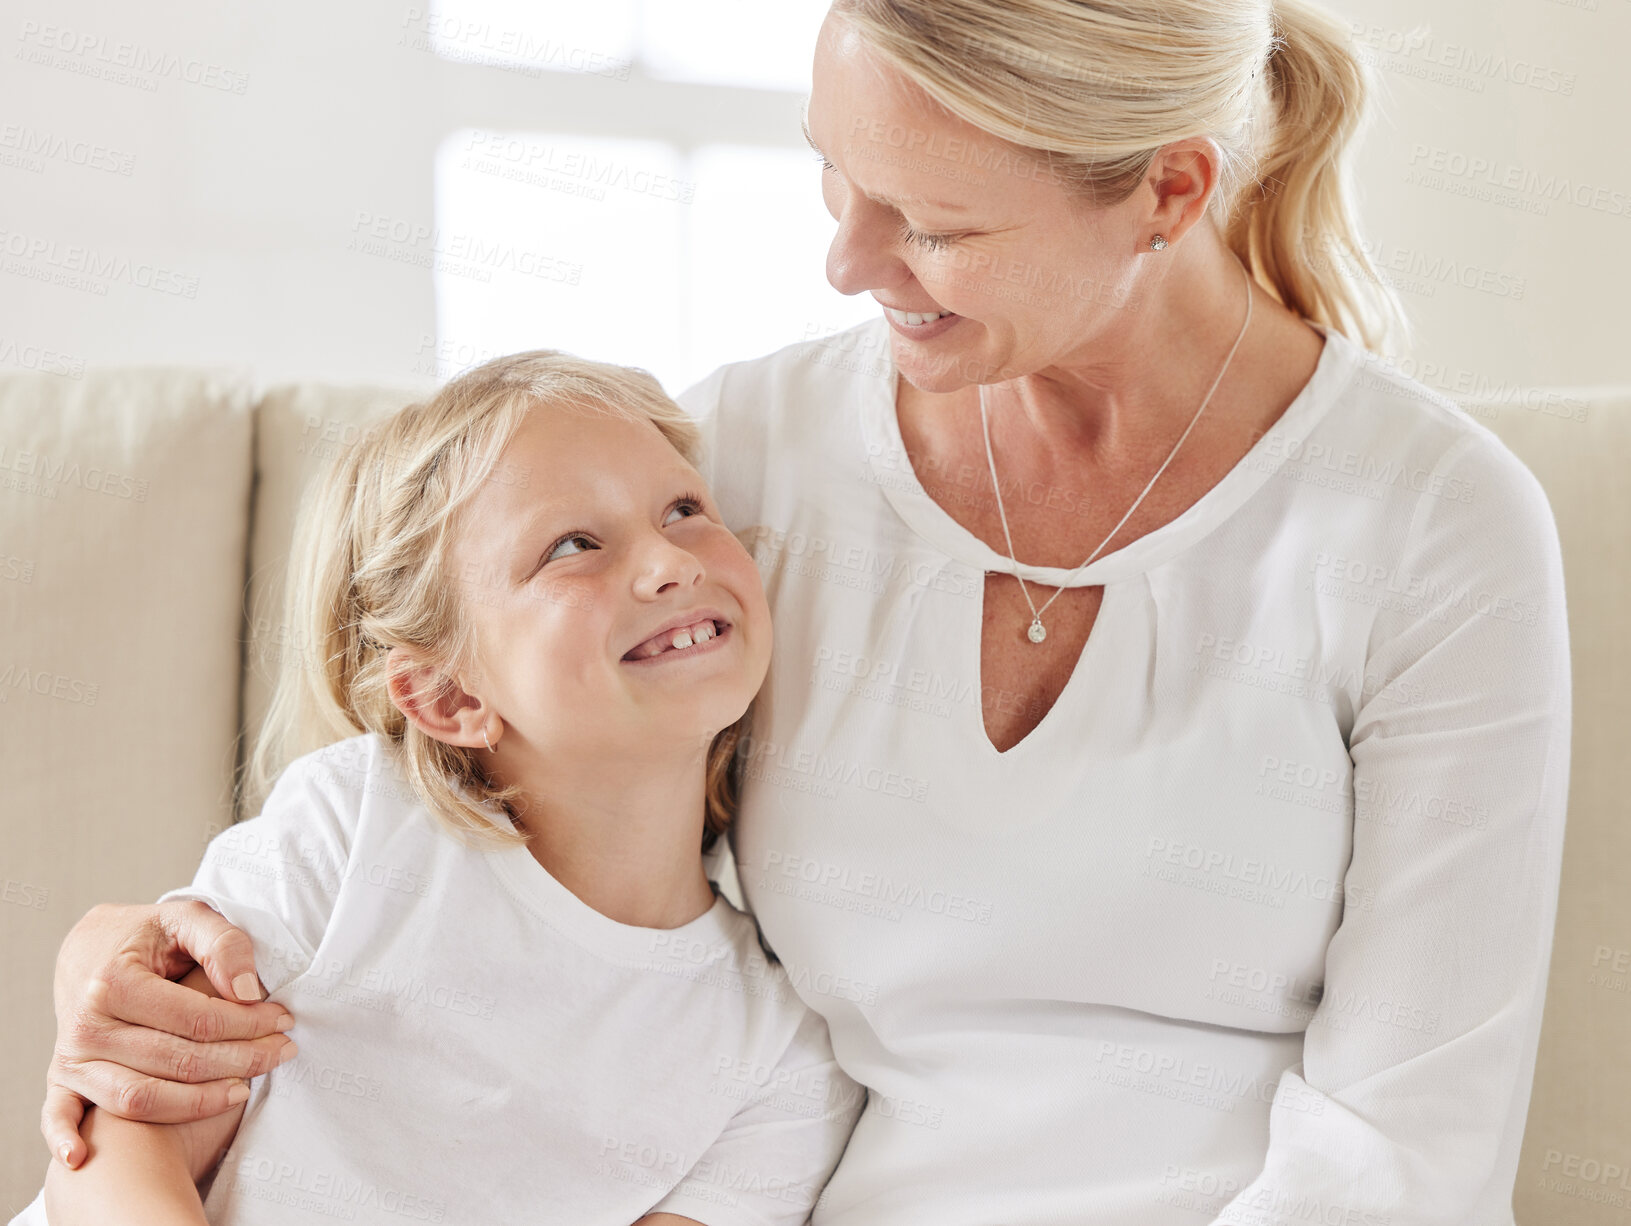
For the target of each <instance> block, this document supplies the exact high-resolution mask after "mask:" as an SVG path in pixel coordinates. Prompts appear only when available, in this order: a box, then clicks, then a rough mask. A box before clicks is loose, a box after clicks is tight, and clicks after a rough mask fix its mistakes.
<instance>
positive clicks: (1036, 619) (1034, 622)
mask: <svg viewBox="0 0 1631 1226" xmlns="http://www.w3.org/2000/svg"><path fill="white" fill-rule="evenodd" d="M1240 271H1241V273H1242V274H1243V275H1244V276H1245V277H1246V318H1245V321H1244V322H1242V323H1241V325H1240V335H1239V336H1237V337H1235V343H1234V344H1233V345H1231V346H1230V347H1229V356H1228V357H1226V358H1224V359H1223V365H1222V367H1220V368H1219V370H1218V377H1217V378H1216V379H1213V380H1212V386H1211V387H1209V388H1207V390H1206V395H1205V396H1204V397H1203V398H1202V399H1201V407H1200V408H1198V409H1196V410H1195V416H1193V417H1191V418H1190V419H1189V425H1187V426H1185V427H1184V432H1183V433H1182V434H1180V435H1179V436H1178V441H1177V442H1176V443H1174V444H1173V445H1172V450H1171V451H1169V452H1168V453H1167V458H1166V459H1164V460H1162V461H1161V467H1160V468H1158V469H1156V470H1155V476H1153V477H1151V478H1150V482H1149V484H1148V485H1146V486H1145V487H1144V493H1143V494H1140V495H1139V496H1138V497H1137V498H1136V499H1135V500H1134V501H1133V505H1132V506H1130V507H1128V508H1127V514H1125V515H1123V516H1122V517H1121V519H1120V521H1119V522H1118V523H1117V524H1116V526H1115V527H1114V528H1112V529H1110V535H1109V536H1107V537H1105V538H1104V539H1103V540H1102V541H1100V542H1099V549H1103V548H1104V547H1105V546H1106V545H1108V544H1109V543H1110V541H1111V540H1112V538H1114V537H1115V535H1116V533H1118V532H1120V531H1121V525H1122V524H1125V523H1126V522H1127V521H1128V520H1129V519H1131V518H1132V514H1133V512H1134V511H1136V510H1138V504H1139V503H1141V502H1143V501H1144V494H1148V493H1149V492H1150V490H1151V489H1152V488H1153V487H1154V485H1155V483H1156V482H1157V481H1158V480H1160V477H1161V474H1162V473H1164V472H1166V471H1167V465H1169V464H1171V463H1172V457H1173V456H1175V455H1177V454H1178V448H1180V447H1182V446H1183V445H1184V440H1185V439H1186V438H1188V437H1189V432H1190V431H1191V430H1193V429H1194V428H1195V423H1196V422H1198V421H1199V420H1200V419H1201V414H1202V413H1203V412H1205V411H1206V406H1207V405H1208V404H1210V403H1211V401H1212V393H1213V392H1215V391H1217V390H1218V384H1219V383H1221V382H1223V373H1224V371H1226V370H1228V369H1229V363H1230V362H1232V361H1233V360H1234V356H1235V350H1237V349H1239V348H1240V342H1241V341H1243V340H1244V339H1245V338H1246V329H1247V327H1249V326H1250V324H1251V322H1252V285H1251V274H1250V273H1249V272H1247V271H1246V266H1245V265H1244V264H1242V265H1241V266H1240ZM980 429H981V430H982V431H983V432H984V433H985V459H986V463H988V464H989V465H990V466H991V488H992V490H993V492H995V493H996V495H997V514H998V515H999V516H1000V517H1001V518H1002V535H1003V539H1004V540H1005V541H1007V542H1008V560H1009V561H1010V562H1012V563H1013V564H1014V578H1016V579H1018V580H1019V590H1020V591H1021V592H1022V593H1023V594H1024V596H1025V603H1026V604H1027V605H1028V606H1030V610H1031V625H1030V629H1028V630H1027V631H1026V632H1025V637H1026V638H1028V639H1030V640H1031V642H1033V643H1040V642H1042V640H1043V639H1045V638H1047V637H1048V632H1047V631H1046V630H1045V629H1044V628H1043V626H1042V614H1044V613H1046V612H1047V611H1048V605H1050V604H1052V603H1053V602H1054V601H1056V600H1058V599H1059V594H1060V592H1063V591H1064V590H1065V588H1066V587H1068V586H1069V585H1070V580H1071V579H1074V578H1076V576H1077V575H1079V574H1081V573H1082V571H1083V570H1085V569H1086V568H1087V564H1088V562H1091V561H1092V560H1093V559H1094V558H1096V557H1098V556H1099V549H1095V550H1094V551H1093V552H1092V553H1090V554H1088V555H1087V561H1086V562H1083V563H1082V564H1081V565H1080V566H1078V567H1077V568H1076V569H1075V570H1073V571H1071V572H1070V578H1069V579H1067V580H1066V581H1065V583H1064V584H1062V585H1061V586H1060V587H1059V588H1058V590H1057V591H1055V592H1054V594H1053V595H1052V596H1050V597H1048V600H1047V603H1046V604H1044V605H1043V606H1042V607H1041V608H1040V609H1039V608H1037V607H1036V602H1035V601H1033V600H1032V599H1031V593H1030V589H1029V588H1027V587H1026V586H1025V577H1024V576H1023V575H1021V574H1020V573H1019V559H1018V558H1016V557H1014V538H1013V536H1012V535H1010V533H1009V531H1008V512H1007V511H1005V510H1004V509H1003V506H1002V486H1001V485H1000V484H999V483H998V481H997V461H996V458H995V457H994V456H993V455H992V454H991V423H990V421H989V419H988V418H987V416H986V409H985V384H983V383H982V384H981V385H980Z"/></svg>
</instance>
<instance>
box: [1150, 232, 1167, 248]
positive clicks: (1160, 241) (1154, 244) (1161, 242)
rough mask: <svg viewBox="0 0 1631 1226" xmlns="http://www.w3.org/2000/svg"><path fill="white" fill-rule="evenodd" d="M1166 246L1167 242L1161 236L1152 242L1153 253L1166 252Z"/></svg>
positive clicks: (1157, 236)
mask: <svg viewBox="0 0 1631 1226" xmlns="http://www.w3.org/2000/svg"><path fill="white" fill-rule="evenodd" d="M1166 246H1167V240H1166V239H1164V238H1162V237H1161V236H1160V235H1159V234H1157V235H1156V236H1155V237H1154V238H1152V239H1151V240H1150V250H1151V251H1164V250H1166Z"/></svg>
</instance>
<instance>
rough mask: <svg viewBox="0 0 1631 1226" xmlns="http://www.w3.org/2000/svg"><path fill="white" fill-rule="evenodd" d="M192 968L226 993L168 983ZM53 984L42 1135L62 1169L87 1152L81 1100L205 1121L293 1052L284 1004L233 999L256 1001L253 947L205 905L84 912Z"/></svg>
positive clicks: (117, 1111) (160, 1118)
mask: <svg viewBox="0 0 1631 1226" xmlns="http://www.w3.org/2000/svg"><path fill="white" fill-rule="evenodd" d="M195 963H196V964H197V965H198V966H200V967H202V968H203V970H204V973H205V974H206V975H208V977H209V981H210V983H211V984H212V985H214V987H215V990H216V991H217V992H219V993H221V995H222V996H223V997H224V998H225V999H222V1000H216V999H214V998H213V997H209V996H205V995H203V994H201V993H199V992H195V991H193V990H192V989H191V988H184V987H182V986H181V985H180V984H177V983H172V982H171V980H172V979H174V978H179V977H180V976H181V975H183V974H185V973H186V972H187V971H188V970H189V969H191V968H192V966H193V965H194V964H195ZM234 985H236V988H235V986H234ZM54 990H55V996H56V1009H57V1047H56V1051H55V1052H54V1053H53V1055H52V1057H51V1071H50V1073H49V1074H48V1075H47V1077H46V1097H45V1108H44V1110H43V1111H42V1112H41V1115H40V1131H41V1132H42V1133H44V1134H45V1141H46V1144H47V1145H49V1146H50V1147H51V1153H52V1155H53V1156H55V1157H57V1158H60V1159H61V1160H62V1161H63V1162H64V1163H66V1164H67V1165H68V1166H70V1167H75V1166H78V1165H79V1164H80V1163H81V1162H82V1161H84V1158H85V1143H84V1141H83V1140H82V1139H81V1138H80V1135H79V1122H80V1120H81V1119H82V1118H83V1116H84V1113H85V1104H86V1103H87V1102H90V1103H95V1104H96V1105H97V1106H98V1107H101V1108H103V1109H104V1110H106V1111H108V1112H111V1113H112V1114H114V1115H119V1116H123V1117H124V1118H126V1119H133V1120H144V1121H146V1122H148V1123H156V1124H173V1123H184V1122H187V1121H190V1120H199V1119H206V1118H208V1117H210V1116H214V1115H219V1114H220V1113H221V1112H223V1111H227V1110H230V1109H231V1108H232V1107H234V1106H235V1105H237V1104H238V1103H240V1102H242V1101H243V1100H244V1099H245V1098H246V1097H248V1093H249V1088H248V1082H247V1079H248V1078H250V1077H256V1076H259V1075H260V1074H261V1073H264V1072H266V1071H267V1070H269V1069H272V1068H275V1067H276V1066H277V1065H279V1064H281V1063H282V1062H283V1060H284V1059H285V1058H286V1056H287V1055H288V1054H292V1049H293V1044H292V1043H290V1041H289V1040H288V1039H287V1038H285V1037H284V1036H283V1034H282V1033H281V1032H282V1031H285V1030H288V1029H289V1028H290V1027H292V1026H293V1025H294V1019H293V1018H292V1017H290V1015H289V1013H288V1011H287V1010H286V1009H284V1008H283V1006H281V1005H274V1004H271V1003H269V1002H262V1003H235V1002H238V1001H246V1002H248V1001H260V985H259V983H258V982H257V980H256V977H255V956H254V950H253V948H252V947H251V945H250V942H249V938H248V937H247V936H245V935H244V934H243V933H242V932H240V931H239V930H238V929H236V928H234V927H232V926H231V925H230V924H228V923H227V922H226V920H224V919H222V918H221V917H220V916H219V915H218V914H216V913H215V912H214V911H212V910H211V909H210V908H209V907H206V906H205V905H204V904H203V903H199V902H171V903H164V904H162V905H159V906H128V907H122V906H108V905H103V906H99V907H94V908H92V909H91V910H90V911H88V912H87V913H86V914H85V916H84V918H83V919H81V920H80V921H79V923H77V924H75V925H74V927H73V930H72V931H70V932H69V933H68V936H67V938H66V939H65V940H64V941H63V943H62V949H61V950H60V951H59V952H58V954H57V971H56V981H55V989H54Z"/></svg>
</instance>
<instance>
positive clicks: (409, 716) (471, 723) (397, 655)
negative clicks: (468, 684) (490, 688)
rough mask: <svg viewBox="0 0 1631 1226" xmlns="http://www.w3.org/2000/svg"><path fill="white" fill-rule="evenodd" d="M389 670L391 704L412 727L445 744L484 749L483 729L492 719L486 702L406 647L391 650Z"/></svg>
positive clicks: (388, 659) (388, 662)
mask: <svg viewBox="0 0 1631 1226" xmlns="http://www.w3.org/2000/svg"><path fill="white" fill-rule="evenodd" d="M386 667H387V668H388V669H389V671H390V682H389V691H390V695H391V702H392V703H393V704H394V705H395V706H396V709H397V710H398V711H401V712H402V715H403V718H405V719H406V720H407V721H408V722H409V723H410V724H412V725H413V726H414V727H415V728H417V729H419V731H421V732H423V733H424V734H425V735H426V736H428V737H431V738H432V739H433V740H438V741H441V742H442V743H443V744H446V745H457V746H459V747H460V748H463V749H481V748H483V747H484V745H485V741H483V739H482V729H483V726H484V725H485V724H487V723H488V722H489V721H490V719H491V717H492V712H491V711H490V710H489V708H488V706H487V704H486V703H485V702H483V701H482V700H481V699H480V698H478V697H476V696H475V695H474V694H469V693H466V692H465V691H464V690H463V689H461V688H460V687H459V684H458V682H456V681H455V680H454V679H453V678H452V677H450V676H448V675H447V673H446V672H445V671H444V670H442V669H441V668H438V667H437V666H435V665H434V664H430V663H428V662H426V661H425V660H423V659H421V658H420V657H418V656H417V655H415V654H414V653H413V652H411V651H409V650H408V649H407V648H405V647H393V648H391V650H390V653H389V654H388V655H387V656H386Z"/></svg>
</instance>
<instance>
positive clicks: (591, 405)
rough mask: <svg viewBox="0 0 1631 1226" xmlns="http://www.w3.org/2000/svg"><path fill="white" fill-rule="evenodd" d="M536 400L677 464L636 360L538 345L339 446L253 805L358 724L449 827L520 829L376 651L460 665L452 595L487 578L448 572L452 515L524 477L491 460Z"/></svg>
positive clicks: (676, 432) (310, 527) (725, 798)
mask: <svg viewBox="0 0 1631 1226" xmlns="http://www.w3.org/2000/svg"><path fill="white" fill-rule="evenodd" d="M538 406H545V407H553V408H561V409H575V410H579V411H588V412H605V413H612V414H616V415H619V416H623V417H627V418H632V419H642V418H643V419H645V420H648V421H650V422H651V423H652V424H654V425H655V426H656V427H657V429H658V430H660V431H661V432H662V434H663V437H664V438H666V439H667V440H668V441H669V442H670V443H671V444H673V446H674V449H675V450H676V451H678V452H679V453H680V454H681V455H682V456H684V457H685V458H686V460H687V461H689V462H691V463H693V464H694V463H696V462H697V459H698V455H697V453H698V448H699V437H700V436H699V433H698V430H697V427H696V424H695V423H694V422H693V421H692V419H691V418H690V417H689V416H688V415H687V414H686V412H685V410H684V409H682V408H680V406H679V405H677V404H675V403H674V402H673V401H672V400H671V399H669V398H668V396H667V395H665V394H664V393H663V390H662V388H661V387H660V386H659V385H658V383H657V381H656V379H654V378H652V376H651V375H649V374H647V373H646V372H645V371H643V370H635V369H631V368H628V367H622V366H610V365H605V364H603V363H600V362H591V361H587V360H585V359H583V358H576V357H572V356H571V355H569V354H564V353H560V352H558V351H555V350H550V349H538V350H533V351H532V352H530V353H516V354H511V355H509V356H508V357H501V358H496V359H494V360H493V361H491V362H488V363H486V364H485V365H482V366H478V367H476V368H475V369H474V370H471V371H469V372H467V373H465V374H463V375H460V376H459V377H458V378H456V379H453V380H452V381H451V382H449V383H448V384H447V385H446V386H444V387H443V388H442V389H441V391H439V392H438V393H436V395H434V396H433V397H431V399H429V400H428V401H425V402H423V403H420V404H411V405H408V406H407V407H406V408H404V409H401V410H400V411H398V412H396V413H394V414H392V415H391V416H390V417H388V418H385V419H384V420H383V421H382V422H380V423H378V424H377V425H376V426H375V427H373V428H372V429H370V430H368V431H367V432H366V433H364V434H363V435H362V437H361V438H360V439H359V440H358V441H357V442H356V443H355V444H354V445H352V446H350V447H349V448H347V449H346V450H344V451H341V452H339V453H338V454H337V455H336V456H335V457H334V459H333V461H332V462H331V463H330V464H329V466H328V467H327V470H326V471H325V472H324V473H323V475H322V477H321V478H320V479H319V480H318V481H317V482H316V483H315V485H314V487H313V488H312V489H311V490H310V491H309V492H308V494H307V496H306V498H305V501H304V505H303V507H302V509H301V511H300V514H299V517H298V520H297V523H296V527H295V538H294V546H293V549H292V552H291V556H290V564H289V577H288V583H287V587H286V589H285V593H284V608H285V614H284V616H285V619H286V620H285V625H286V626H287V628H288V633H289V636H290V641H292V642H293V643H295V644H297V645H299V648H300V649H299V650H294V651H289V652H286V653H284V655H283V658H282V662H281V664H280V667H279V670H278V676H277V684H276V688H275V690H274V693H273V696H272V701H271V704H270V706H269V707H268V709H267V714H266V719H265V722H264V723H263V724H262V725H261V729H260V733H259V735H258V737H257V738H256V742H255V748H254V751H253V753H252V754H251V756H250V759H249V762H248V764H247V768H246V776H247V778H246V780H245V793H246V797H247V798H248V799H250V800H254V801H258V799H259V798H262V797H264V796H265V795H266V793H267V791H268V789H269V788H270V785H271V783H272V781H273V779H274V778H275V777H276V776H277V774H278V772H279V771H280V770H282V768H283V767H284V766H285V765H287V764H288V763H289V762H290V761H292V760H293V759H294V758H296V757H299V756H301V755H302V754H305V753H309V752H311V751H312V750H315V749H320V748H322V747H323V746H325V745H330V744H333V743H334V742H336V741H339V740H343V739H345V738H347V737H352V736H356V735H359V734H361V733H364V732H374V733H378V734H379V735H381V736H383V737H385V738H386V739H387V741H388V742H389V743H390V745H391V747H392V750H393V752H394V753H395V754H396V756H397V758H398V760H399V761H400V762H401V763H402V765H403V768H404V770H405V773H406V774H407V776H408V778H409V779H410V781H411V782H412V784H413V787H414V790H415V791H416V792H417V793H418V795H419V797H420V798H421V799H422V800H423V801H424V803H425V804H426V805H427V806H428V807H429V809H430V811H431V812H432V813H434V814H435V815H436V816H437V817H438V818H439V819H440V820H441V821H442V822H443V823H444V824H445V825H446V826H447V827H448V828H449V829H450V830H451V831H452V832H453V833H455V834H456V835H459V836H460V837H462V838H465V839H466V840H469V841H475V842H483V841H485V842H496V843H514V842H519V841H521V839H522V836H521V835H518V834H516V833H514V832H512V831H510V830H508V829H506V828H505V827H504V826H503V825H502V824H501V823H498V822H495V820H494V817H495V815H494V814H493V812H492V808H491V807H492V806H493V805H495V804H496V805H498V806H500V807H502V808H504V809H506V810H509V808H510V806H511V804H512V803H513V802H514V801H515V800H516V799H517V798H518V797H519V795H520V789H519V788H516V787H514V786H512V787H509V788H504V789H500V788H498V787H496V786H495V785H493V784H492V783H491V781H489V780H488V778H487V777H486V775H485V774H484V772H483V771H482V769H481V767H480V765H479V763H478V761H477V759H476V755H475V753H474V751H472V750H468V749H461V748H458V747H456V746H452V745H446V744H443V743H442V742H441V741H438V740H435V739H434V738H432V737H429V736H426V735H425V734H424V733H423V732H421V731H419V729H417V728H415V727H414V726H413V725H412V724H411V723H409V722H408V720H407V719H406V718H404V717H403V715H402V713H401V712H400V711H399V710H397V708H396V706H395V705H394V704H393V703H392V702H391V697H390V693H389V690H388V688H387V685H388V682H389V679H390V675H389V672H388V669H387V664H386V656H387V653H388V652H389V651H390V649H391V648H393V647H405V648H410V649H412V650H413V651H414V652H415V653H416V654H418V655H419V656H420V658H422V659H428V660H431V661H433V662H435V664H436V665H437V666H438V667H439V668H440V670H441V671H442V673H443V677H442V680H441V682H440V685H441V686H442V687H443V689H442V692H446V690H447V689H450V688H451V687H452V684H453V682H452V680H451V678H452V676H453V675H454V674H458V673H465V674H467V675H468V673H469V672H470V671H472V670H473V668H474V665H475V660H476V652H475V647H476V644H475V637H474V633H473V629H472V626H471V624H470V621H469V619H468V618H467V617H466V615H465V603H464V601H463V600H462V599H461V591H462V590H463V589H464V588H465V587H466V586H467V585H469V586H476V585H480V584H481V583H483V582H491V577H487V578H486V579H485V580H484V578H483V577H482V576H479V575H478V576H470V575H468V574H466V575H461V574H459V573H457V571H456V567H455V563H454V560H453V558H452V557H451V547H452V545H453V542H454V540H455V538H456V535H457V529H458V526H459V523H460V520H461V515H460V512H461V511H462V510H463V509H464V508H465V507H466V506H467V505H468V504H469V502H470V501H471V499H472V498H473V496H474V495H475V494H476V493H477V491H478V490H480V489H481V487H482V485H483V483H484V482H486V481H489V480H494V481H515V482H519V483H524V482H525V481H527V480H528V479H529V474H527V473H524V472H513V471H511V472H507V471H504V470H503V469H501V468H500V466H499V456H500V453H501V452H502V451H503V450H504V448H505V446H506V445H507V444H508V443H509V441H510V440H511V439H512V438H513V437H514V435H515V433H516V430H517V429H518V428H519V426H520V425H521V422H522V421H523V419H524V418H525V417H526V414H527V413H528V412H529V411H531V410H532V409H533V408H535V407H538ZM742 724H743V721H742V720H738V721H737V722H736V723H735V724H732V725H731V726H730V727H728V728H726V729H724V730H722V731H721V732H719V733H718V734H716V735H715V736H714V738H713V740H712V743H711V744H710V745H709V748H708V756H707V777H706V778H707V785H706V803H705V828H704V832H703V849H704V850H706V849H708V848H709V847H711V846H712V845H713V843H714V841H715V840H716V839H717V838H718V836H719V834H720V833H721V832H722V831H723V830H724V829H725V828H726V827H727V826H728V825H729V824H730V821H731V818H732V816H733V814H734V812H735V805H736V780H735V777H734V775H733V773H732V760H733V757H734V755H735V750H736V745H737V741H738V738H739V737H740V734H741V730H742Z"/></svg>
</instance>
